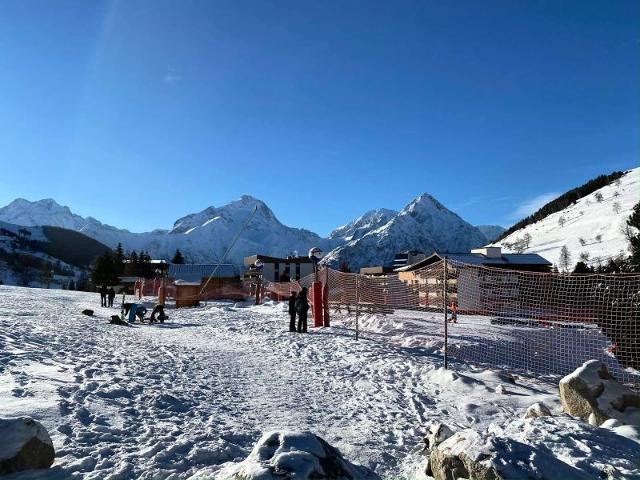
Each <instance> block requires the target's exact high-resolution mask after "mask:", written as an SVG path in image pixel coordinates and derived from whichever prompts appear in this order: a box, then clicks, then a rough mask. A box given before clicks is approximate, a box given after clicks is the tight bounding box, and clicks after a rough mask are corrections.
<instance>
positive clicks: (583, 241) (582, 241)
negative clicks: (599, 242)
mask: <svg viewBox="0 0 640 480" xmlns="http://www.w3.org/2000/svg"><path fill="white" fill-rule="evenodd" d="M578 241H579V242H580V245H582V246H583V247H584V246H585V245H586V244H587V241H586V240H585V239H584V238H582V237H580V238H579V239H578Z"/></svg>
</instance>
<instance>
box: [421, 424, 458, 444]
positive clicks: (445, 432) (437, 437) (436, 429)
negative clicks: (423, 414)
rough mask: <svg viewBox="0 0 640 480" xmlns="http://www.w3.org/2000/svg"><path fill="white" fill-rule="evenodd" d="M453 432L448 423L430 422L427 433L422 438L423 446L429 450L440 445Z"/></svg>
mask: <svg viewBox="0 0 640 480" xmlns="http://www.w3.org/2000/svg"><path fill="white" fill-rule="evenodd" d="M454 433H455V432H454V430H453V429H452V428H451V427H450V426H449V425H446V424H444V423H439V422H438V423H432V424H431V425H430V426H429V433H428V434H427V436H426V437H425V439H424V443H425V447H426V448H427V449H429V450H431V449H433V448H435V447H437V446H438V445H440V444H441V443H442V442H444V441H445V440H446V439H447V438H449V437H450V436H452V435H453V434H454Z"/></svg>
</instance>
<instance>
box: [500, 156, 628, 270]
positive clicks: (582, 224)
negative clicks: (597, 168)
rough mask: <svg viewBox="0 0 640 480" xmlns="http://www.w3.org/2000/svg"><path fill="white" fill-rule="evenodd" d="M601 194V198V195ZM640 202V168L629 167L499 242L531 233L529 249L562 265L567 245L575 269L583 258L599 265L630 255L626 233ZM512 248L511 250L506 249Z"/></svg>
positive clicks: (503, 242)
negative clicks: (607, 183) (608, 182)
mask: <svg viewBox="0 0 640 480" xmlns="http://www.w3.org/2000/svg"><path fill="white" fill-rule="evenodd" d="M600 195H601V196H602V197H601V201H598V198H600ZM638 202H640V167H638V168H634V169H632V170H629V171H628V172H627V173H626V174H625V175H623V176H622V177H621V178H620V179H619V181H616V182H613V183H611V184H610V185H607V186H605V187H602V188H600V189H598V190H596V191H595V192H593V193H592V194H590V195H587V196H586V197H583V198H581V199H580V200H578V201H577V202H576V203H574V204H573V205H570V206H568V207H567V208H565V209H564V210H561V211H559V212H556V213H553V214H551V215H548V216H547V217H545V218H544V219H542V220H540V221H539V222H536V223H533V224H531V225H527V226H526V227H524V228H521V229H520V230H517V231H515V232H513V233H512V234H510V235H509V236H507V237H505V238H503V239H501V240H500V241H498V242H496V244H497V245H504V244H505V243H514V242H516V241H517V240H519V239H522V238H523V237H524V236H525V235H526V234H529V235H530V236H531V241H530V243H529V248H527V249H526V250H525V252H529V253H538V254H540V255H542V256H543V257H544V258H546V259H547V260H549V261H550V262H552V263H554V264H556V265H560V250H561V249H562V247H563V246H564V245H566V246H567V248H568V249H569V252H570V254H571V262H570V263H571V268H573V265H575V264H576V262H578V261H580V260H581V255H582V256H583V258H585V259H586V263H587V264H590V265H593V266H597V265H598V264H600V263H602V264H606V263H607V261H608V260H609V259H610V258H613V257H616V256H617V255H620V254H621V253H622V254H623V255H624V256H627V255H628V254H629V252H628V249H629V246H628V242H627V239H626V238H625V235H624V233H623V231H622V230H623V228H624V226H625V225H626V221H627V219H628V218H629V215H630V214H631V211H632V210H633V207H634V206H635V205H636V204H637V203H638ZM505 250H507V251H508V249H505Z"/></svg>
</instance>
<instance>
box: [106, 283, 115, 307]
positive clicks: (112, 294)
mask: <svg viewBox="0 0 640 480" xmlns="http://www.w3.org/2000/svg"><path fill="white" fill-rule="evenodd" d="M107 296H108V297H109V306H110V307H113V299H114V298H116V291H115V290H114V289H113V287H109V290H107Z"/></svg>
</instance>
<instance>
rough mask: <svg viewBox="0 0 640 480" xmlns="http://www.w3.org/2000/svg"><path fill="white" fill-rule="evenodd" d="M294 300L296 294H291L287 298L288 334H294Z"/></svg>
mask: <svg viewBox="0 0 640 480" xmlns="http://www.w3.org/2000/svg"><path fill="white" fill-rule="evenodd" d="M296 298H297V294H296V292H291V295H290V296H289V318H290V320H289V331H290V332H295V331H296Z"/></svg>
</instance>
